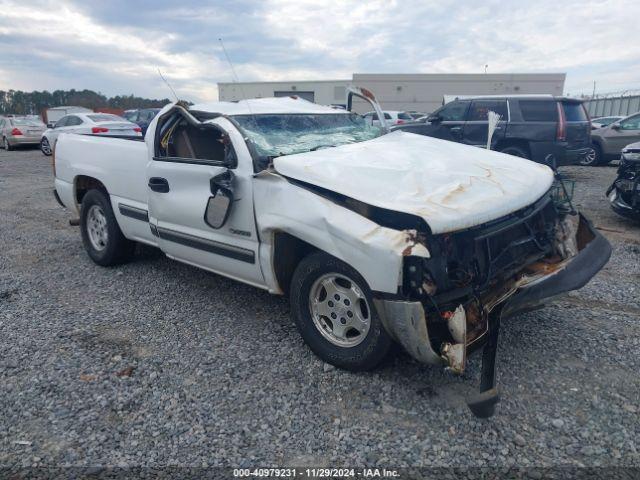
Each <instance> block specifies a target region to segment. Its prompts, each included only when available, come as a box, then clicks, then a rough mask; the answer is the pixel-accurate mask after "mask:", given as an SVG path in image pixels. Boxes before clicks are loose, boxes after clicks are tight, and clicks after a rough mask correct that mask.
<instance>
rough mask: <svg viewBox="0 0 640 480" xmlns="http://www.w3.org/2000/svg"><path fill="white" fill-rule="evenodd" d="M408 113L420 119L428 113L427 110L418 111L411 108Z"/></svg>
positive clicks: (415, 118)
mask: <svg viewBox="0 0 640 480" xmlns="http://www.w3.org/2000/svg"><path fill="white" fill-rule="evenodd" d="M407 113H408V114H409V115H411V118H412V119H413V120H418V119H419V118H422V117H426V116H427V113H425V112H416V111H415V110H409V111H408V112H407Z"/></svg>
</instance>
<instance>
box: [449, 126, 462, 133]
mask: <svg viewBox="0 0 640 480" xmlns="http://www.w3.org/2000/svg"><path fill="white" fill-rule="evenodd" d="M460 130H462V127H461V126H459V125H458V126H456V127H451V131H452V132H459V131H460Z"/></svg>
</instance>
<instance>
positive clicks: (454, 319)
mask: <svg viewBox="0 0 640 480" xmlns="http://www.w3.org/2000/svg"><path fill="white" fill-rule="evenodd" d="M575 237H576V245H577V252H576V253H575V255H573V256H571V257H570V258H568V259H566V260H563V261H561V262H558V263H557V264H555V265H551V266H549V265H546V266H544V267H543V268H540V269H538V271H536V272H531V271H529V272H528V274H526V275H522V276H520V277H519V278H517V280H515V281H514V282H513V283H512V284H509V285H507V286H503V287H502V289H501V290H499V292H498V293H496V294H494V295H493V296H492V298H491V300H490V301H485V302H483V305H484V310H483V312H482V313H481V314H480V316H481V317H482V320H483V322H484V323H483V325H482V331H481V333H479V334H478V333H475V334H472V332H477V331H478V317H479V313H478V311H477V310H473V309H472V308H470V307H469V306H467V307H463V306H462V305H460V307H458V308H457V309H456V310H455V311H453V312H451V314H450V315H449V316H448V317H447V319H446V322H447V328H448V331H449V333H450V338H451V339H452V341H451V342H443V343H441V344H440V345H438V341H437V340H435V339H434V336H433V335H430V332H429V327H430V320H429V318H427V313H426V311H425V307H424V305H423V303H422V302H421V301H405V300H398V299H389V298H377V299H375V300H374V303H375V305H376V308H377V311H378V314H379V315H380V318H381V320H382V323H383V325H384V326H385V328H386V330H387V332H388V333H389V334H390V335H391V336H392V337H393V338H394V339H395V340H396V341H397V342H398V343H400V344H401V345H402V346H403V347H404V349H405V350H406V351H407V352H408V353H409V354H410V355H411V356H412V357H413V358H415V359H416V360H418V361H419V362H422V363H427V364H434V365H442V366H445V367H448V368H450V369H451V370H452V371H453V372H455V373H462V372H463V371H464V368H465V363H466V359H467V357H468V355H470V354H471V353H472V352H474V351H476V350H478V349H479V348H481V347H483V346H484V347H485V352H484V355H483V373H482V381H481V395H480V398H479V399H478V398H476V399H474V401H473V402H475V405H476V406H478V405H480V408H479V410H478V411H476V410H474V408H473V406H472V405H471V404H472V403H473V402H470V407H472V410H474V413H476V414H477V415H478V416H483V417H486V416H490V415H491V414H492V413H493V405H494V404H495V403H496V402H497V398H498V397H497V392H495V388H494V387H495V374H494V371H495V350H496V348H497V335H498V330H499V325H500V319H503V318H507V317H512V316H514V315H516V314H518V313H521V312H524V311H529V310H533V309H535V308H537V307H538V306H540V305H541V304H543V303H544V302H545V300H548V299H549V298H551V297H555V296H557V295H560V294H563V293H566V292H569V291H571V290H576V289H579V288H581V287H583V286H584V285H585V284H586V283H587V282H588V281H589V280H590V279H591V278H592V277H593V276H594V275H595V274H596V273H597V272H598V271H599V270H600V269H601V268H602V267H603V266H604V265H605V264H606V263H607V262H608V260H609V257H610V256H611V245H610V244H609V242H608V241H607V239H606V238H604V237H603V236H602V235H601V234H600V233H599V232H598V231H597V230H595V229H594V228H593V226H592V225H591V224H590V222H589V221H588V220H586V219H585V218H584V217H583V216H582V215H579V217H578V225H577V229H576V234H575ZM468 332H469V333H468ZM485 407H487V408H489V407H490V408H489V409H488V410H487V409H486V408H485ZM483 408H484V410H483Z"/></svg>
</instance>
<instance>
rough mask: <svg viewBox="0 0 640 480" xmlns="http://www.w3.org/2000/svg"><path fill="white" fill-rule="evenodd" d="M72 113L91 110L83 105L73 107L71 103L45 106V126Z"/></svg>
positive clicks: (49, 126)
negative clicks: (59, 105)
mask: <svg viewBox="0 0 640 480" xmlns="http://www.w3.org/2000/svg"><path fill="white" fill-rule="evenodd" d="M72 113H93V110H91V109H89V108H85V107H75V106H71V105H64V106H61V107H51V108H47V110H46V111H45V121H46V122H47V127H48V128H51V127H53V126H54V125H55V124H56V123H57V122H58V120H60V119H61V118H62V117H64V116H66V115H71V114H72Z"/></svg>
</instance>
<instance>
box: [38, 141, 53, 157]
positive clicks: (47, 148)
mask: <svg viewBox="0 0 640 480" xmlns="http://www.w3.org/2000/svg"><path fill="white" fill-rule="evenodd" d="M40 150H42V153H44V154H45V155H46V156H47V157H49V156H51V145H50V144H49V139H48V138H47V137H43V138H42V140H40Z"/></svg>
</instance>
